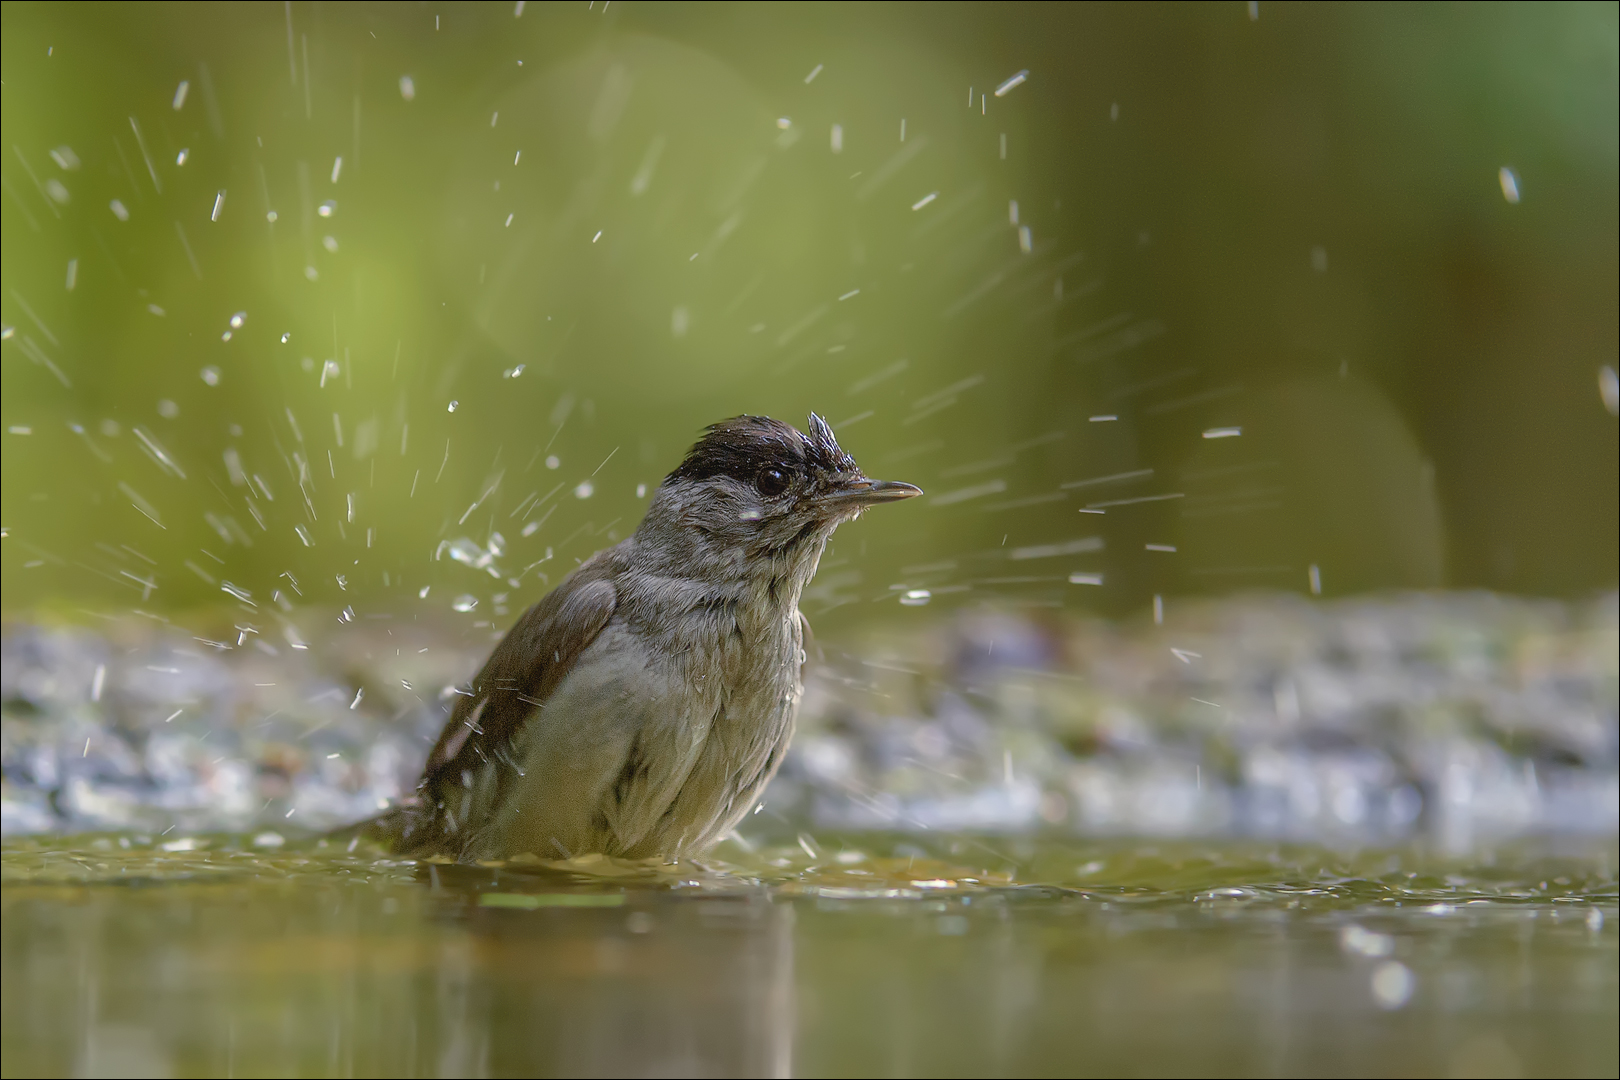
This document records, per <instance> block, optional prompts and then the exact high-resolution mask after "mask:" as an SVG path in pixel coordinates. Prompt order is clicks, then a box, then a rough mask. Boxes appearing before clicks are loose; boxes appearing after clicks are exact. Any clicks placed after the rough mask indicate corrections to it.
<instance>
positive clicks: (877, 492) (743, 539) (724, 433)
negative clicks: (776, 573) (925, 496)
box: [641, 413, 922, 569]
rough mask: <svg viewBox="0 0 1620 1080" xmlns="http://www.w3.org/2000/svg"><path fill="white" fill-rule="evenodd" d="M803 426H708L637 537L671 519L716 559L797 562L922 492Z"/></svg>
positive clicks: (744, 419)
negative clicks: (839, 533) (844, 527)
mask: <svg viewBox="0 0 1620 1080" xmlns="http://www.w3.org/2000/svg"><path fill="white" fill-rule="evenodd" d="M809 428H810V431H809V434H805V433H804V432H801V431H799V430H798V429H797V428H794V427H792V426H791V425H789V424H784V423H782V422H781V421H780V420H772V419H771V418H770V417H766V416H734V417H732V418H731V419H729V420H722V421H720V422H719V423H717V424H711V425H710V426H709V427H708V429H707V430H706V431H705V432H704V435H703V437H702V438H701V439H699V440H698V441H697V443H696V444H695V445H694V446H693V447H692V449H691V450H690V451H688V453H687V455H686V459H685V460H684V461H682V462H681V464H680V466H679V467H678V468H676V469H675V471H674V472H672V473H670V474H669V476H667V477H665V479H664V482H663V484H662V485H660V487H659V489H658V493H657V495H656V496H655V497H654V503H653V508H652V511H651V512H649V513H648V515H647V521H646V522H644V523H643V525H642V528H641V532H645V531H646V530H647V529H648V528H649V525H650V523H653V522H655V521H659V522H672V523H674V524H678V525H679V526H681V527H682V528H683V529H688V530H696V531H697V532H698V533H700V534H701V535H702V537H703V539H704V541H705V543H704V544H703V546H704V547H706V548H708V549H710V550H711V551H713V552H714V553H715V554H719V553H720V552H721V551H725V552H727V553H728V554H731V555H733V556H740V557H743V558H746V559H749V560H752V561H755V562H759V563H770V562H781V561H783V560H787V561H798V556H800V555H802V554H810V555H812V556H814V555H819V553H820V551H821V548H822V546H823V545H824V544H825V543H826V541H827V538H828V537H829V536H831V535H832V531H833V530H834V529H836V528H837V527H838V526H839V525H840V524H841V523H843V522H845V521H849V520H851V519H853V518H855V517H858V516H860V514H861V512H862V511H863V510H865V509H867V508H868V507H871V506H875V505H877V504H879V503H885V502H894V501H896V500H898V499H909V498H911V497H912V496H913V495H921V494H922V490H921V489H920V488H916V487H913V486H912V485H911V484H903V483H898V482H895V481H889V480H873V479H871V478H869V477H868V476H866V474H864V473H862V472H861V469H860V466H858V465H856V464H855V459H854V458H852V457H850V456H849V454H847V453H845V452H844V450H843V448H842V447H840V446H839V445H838V440H837V438H835V437H834V435H833V430H832V427H831V426H830V425H828V423H827V422H826V421H825V420H823V419H822V418H821V417H819V416H817V415H816V414H815V413H811V414H810V424H809ZM812 569H813V564H812Z"/></svg>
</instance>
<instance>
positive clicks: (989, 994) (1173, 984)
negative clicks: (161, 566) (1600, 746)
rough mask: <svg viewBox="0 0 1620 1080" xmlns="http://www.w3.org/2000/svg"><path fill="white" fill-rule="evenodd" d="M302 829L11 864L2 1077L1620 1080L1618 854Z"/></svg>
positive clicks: (15, 855) (95, 839)
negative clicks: (358, 834) (578, 846)
mask: <svg viewBox="0 0 1620 1080" xmlns="http://www.w3.org/2000/svg"><path fill="white" fill-rule="evenodd" d="M278 840H280V837H279V836H275V837H272V836H270V835H260V836H258V837H257V838H255V837H252V836H228V835H216V836H201V837H178V838H176V837H172V836H171V838H169V839H164V838H162V837H158V838H153V839H151V840H147V839H145V838H131V837H129V836H122V837H116V836H80V837H73V838H36V839H31V840H17V841H13V842H11V843H9V844H8V845H7V847H6V849H5V851H4V856H3V860H4V861H3V866H4V875H5V876H4V884H5V888H4V891H3V893H0V905H3V912H4V930H3V935H4V936H3V943H4V952H3V977H4V995H3V996H4V1005H3V1027H4V1031H5V1033H6V1035H5V1038H4V1040H3V1042H0V1047H3V1068H4V1071H5V1072H6V1074H7V1075H24V1074H35V1075H40V1074H57V1075H61V1074H68V1073H77V1074H79V1075H205V1074H206V1075H233V1076H235V1075H243V1076H245V1075H271V1074H277V1075H381V1074H388V1075H413V1076H414V1075H423V1076H434V1075H458V1076H461V1075H478V1076H485V1075H488V1076H502V1075H762V1074H763V1075H789V1074H803V1075H873V1074H877V1075H893V1076H905V1075H923V1074H936V1075H937V1074H958V1075H1060V1074H1061V1075H1091V1074H1096V1075H1104V1074H1108V1075H1146V1074H1167V1073H1185V1074H1235V1073H1242V1074H1263V1075H1299V1074H1303V1073H1307V1072H1309V1073H1311V1074H1320V1075H1387V1074H1400V1075H1504V1076H1511V1075H1531V1074H1541V1073H1557V1074H1564V1075H1598V1074H1604V1075H1613V1074H1614V1072H1615V1069H1616V1066H1617V1052H1616V1037H1615V1036H1616V1007H1617V1003H1620V978H1617V962H1616V961H1617V957H1616V952H1617V948H1616V946H1617V935H1616V922H1615V918H1616V899H1617V896H1616V877H1615V866H1616V864H1617V852H1616V850H1615V847H1614V845H1613V843H1612V841H1608V840H1604V841H1598V842H1582V843H1583V844H1584V846H1581V845H1579V844H1577V845H1575V846H1568V847H1566V848H1565V849H1564V850H1562V851H1558V850H1556V849H1557V845H1546V844H1542V845H1539V846H1538V847H1537V848H1535V849H1532V848H1530V847H1528V846H1523V847H1511V848H1508V847H1504V848H1502V849H1500V850H1496V851H1482V852H1475V853H1474V854H1472V855H1470V856H1467V857H1445V856H1441V855H1437V854H1433V853H1428V852H1425V851H1422V850H1418V849H1411V848H1409V849H1403V850H1381V851H1363V852H1360V853H1344V852H1334V851H1331V850H1328V849H1324V848H1319V847H1279V846H1275V845H1269V844H1255V843H1241V842H1235V841H1222V842H1218V843H1212V844H1198V843H1187V842H1176V843H1152V842H1140V841H1134V842H1133V841H1114V842H1109V843H1105V844H1101V843H1094V842H1087V841H1077V840H1074V839H1073V838H1057V837H1052V838H1046V839H1022V840H1016V841H1008V840H1005V839H1000V840H985V839H982V838H974V837H956V838H939V837H936V838H932V839H931V840H930V839H924V840H922V841H919V838H918V837H917V836H916V835H914V834H912V835H905V836H895V835H887V834H865V835H850V836H842V837H835V836H830V835H818V836H810V835H808V834H806V835H804V836H802V837H798V838H792V839H787V840H786V841H785V842H784V843H782V844H780V845H777V846H763V847H760V848H757V849H756V850H754V851H752V852H748V851H744V850H742V849H741V848H739V847H738V846H736V845H735V844H728V845H726V846H724V847H722V849H721V850H720V852H719V853H718V857H717V858H715V859H714V860H711V861H705V862H703V863H690V862H689V863H680V864H671V865H660V864H654V863H629V862H618V861H612V860H606V859H590V858H587V859H583V860H576V861H575V862H573V863H567V864H565V863H547V864H526V865H511V864H506V865H493V864H492V865H487V866H456V865H449V864H435V863H427V862H412V861H407V860H399V859H393V858H389V857H387V856H386V855H385V854H384V853H381V852H378V851H375V850H372V849H369V848H368V847H366V846H364V845H359V844H357V845H355V846H354V848H353V849H352V850H349V845H348V844H347V843H346V842H344V841H336V842H333V841H320V840H303V841H292V842H282V843H281V844H280V845H279V846H274V845H276V843H277V841H278ZM255 841H257V844H258V845H260V846H255ZM1549 848H1551V849H1553V851H1554V853H1548V852H1549Z"/></svg>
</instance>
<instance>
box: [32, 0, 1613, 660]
mask: <svg viewBox="0 0 1620 1080" xmlns="http://www.w3.org/2000/svg"><path fill="white" fill-rule="evenodd" d="M1616 12H1617V8H1616V6H1615V5H1614V4H1587V5H1553V4H1540V5H1509V4H1499V5H1475V6H1419V5H1411V6H1407V5H1325V4H1318V5H1298V6H1296V5H1287V4H1271V3H1267V4H1263V5H1259V6H1258V7H1257V6H1256V5H1253V4H1242V3H1224V4H1211V5H1169V6H1157V5H1125V6H1106V5H1098V6H1079V5H1018V4H996V5H973V4H955V5H948V6H943V7H937V6H925V5H885V4H863V5H859V6H856V5H825V6H822V5H810V6H793V5H736V4H716V5H706V4H691V5H643V4H636V3H614V4H611V5H605V4H578V3H572V4H565V5H547V4H535V3H530V4H513V3H489V4H458V5H448V4H447V5H433V4H411V5H403V4H401V5H352V6H344V5H317V4H309V3H302V2H300V3H292V4H257V5H246V4H241V5H197V4H184V5H182V4H143V5H130V4H113V5H104V4H74V5H61V4H29V3H8V4H7V5H6V6H5V8H4V13H3V21H4V34H3V36H0V57H3V64H4V98H3V122H4V130H5V143H6V147H5V151H6V152H5V160H4V163H3V165H0V174H3V177H4V197H3V204H0V205H3V209H0V222H3V243H0V271H3V277H4V294H3V296H0V311H3V313H4V343H3V349H0V356H3V358H4V360H3V369H0V372H3V391H4V393H3V402H0V413H3V421H4V426H5V429H6V434H4V436H3V438H4V444H3V445H4V486H3V492H0V513H3V515H4V522H3V524H4V526H5V540H4V546H3V548H0V552H3V586H4V588H3V592H4V607H5V610H6V612H7V614H8V615H11V616H16V615H18V614H20V613H37V612H41V611H44V610H47V609H54V610H58V611H61V612H63V613H74V612H78V613H81V615H80V616H79V617H82V612H96V613H106V612H112V611H127V610H129V609H131V608H140V609H142V610H150V611H162V610H172V609H182V608H195V607H199V606H204V605H216V604H219V603H221V602H225V603H236V601H235V600H233V599H232V596H235V597H239V598H241V599H242V601H243V602H245V603H248V604H251V605H257V606H258V607H260V608H264V607H267V606H268V605H269V604H271V603H275V602H278V601H279V602H283V603H285V604H295V603H318V604H326V605H333V606H336V607H340V608H342V607H347V608H349V610H350V612H351V614H355V613H357V614H358V615H360V616H363V615H364V614H366V613H368V612H383V611H386V612H390V613H396V614H398V613H407V612H411V611H425V610H431V611H433V612H435V613H437V614H438V615H441V616H448V617H452V618H456V617H461V618H466V619H467V620H470V621H483V620H491V619H493V620H495V621H496V622H497V623H498V624H499V623H501V617H502V616H506V615H507V614H508V612H510V613H512V614H515V612H516V611H517V610H519V609H520V607H521V605H524V604H527V603H530V602H532V601H533V600H534V599H537V598H538V596H539V595H541V594H542V593H543V592H544V590H545V588H546V587H547V586H548V584H552V583H555V581H556V580H557V579H558V578H559V576H560V575H561V573H563V572H566V571H567V570H568V569H571V568H572V567H573V565H574V564H575V560H577V559H581V558H583V557H585V556H587V555H588V554H589V553H590V552H591V551H593V550H595V549H597V548H599V547H602V546H606V545H607V544H608V543H611V542H612V541H614V540H617V539H620V538H622V537H623V536H625V535H627V534H628V533H629V532H630V531H631V530H632V529H633V528H634V525H635V523H636V521H637V520H638V519H639V516H640V514H641V512H642V509H643V507H644V505H645V499H646V496H647V493H648V492H649V491H650V489H651V488H652V487H654V486H656V484H657V482H658V481H659V479H660V478H661V476H662V475H663V474H664V473H666V472H667V471H669V469H671V468H672V467H673V466H674V464H675V463H676V462H677V461H678V460H679V457H680V455H681V453H682V451H683V450H684V448H685V447H686V446H687V445H689V444H690V442H691V441H692V440H693V438H694V437H695V436H696V434H697V433H698V431H699V429H700V428H701V426H702V425H703V424H705V423H708V422H710V421H713V420H715V419H718V418H720V417H723V416H728V415H731V414H735V413H738V412H743V411H748V412H761V413H768V414H772V415H776V416H779V417H783V418H787V419H790V420H792V421H794V422H797V423H802V422H803V417H804V415H805V414H806V413H807V412H808V411H809V410H811V409H814V410H817V411H819V412H821V413H823V414H824V415H825V416H826V417H827V418H828V419H829V420H830V421H832V422H833V423H834V424H835V425H836V426H837V428H838V430H839V433H840V437H841V438H842V440H843V441H844V443H845V445H846V447H847V448H848V449H849V450H851V451H852V452H853V453H854V454H855V455H856V456H857V458H858V459H859V460H860V461H861V462H862V464H863V466H864V467H865V468H866V469H867V471H868V472H869V473H872V474H874V475H877V476H881V477H885V478H893V479H901V480H908V481H912V482H915V483H918V484H920V485H922V486H923V487H924V488H926V489H927V491H928V497H927V498H926V499H922V500H917V501H915V502H914V503H910V504H907V505H905V506H902V507H896V508H893V509H887V510H885V511H883V512H881V513H877V514H873V515H871V517H869V518H868V519H866V520H864V521H862V522H861V523H859V524H858V525H855V526H850V527H847V528H846V529H845V530H844V531H843V532H841V533H840V535H839V536H838V537H837V540H836V544H835V547H834V549H833V550H832V551H831V552H830V553H829V556H828V558H827V559H826V561H825V562H824V563H823V569H822V572H821V575H820V578H819V579H818V581H817V583H816V587H815V590H814V592H813V594H812V595H811V596H810V597H808V598H807V602H806V607H807V610H808V611H809V612H810V613H811V615H812V616H813V617H814V618H816V620H817V627H818V631H819V632H822V633H826V632H829V631H831V632H833V633H836V632H837V630H838V628H839V627H846V628H847V627H849V626H851V625H853V624H854V623H856V622H858V621H862V620H871V619H875V618H879V617H884V618H894V619H900V618H907V617H912V613H911V612H908V611H906V610H905V609H903V608H902V606H901V605H900V604H898V603H896V597H897V595H899V596H906V595H908V594H909V599H910V600H911V602H912V603H913V604H915V603H918V602H920V601H921V600H923V599H925V597H924V592H923V591H926V599H928V600H929V601H931V602H932V603H933V604H934V605H935V606H936V608H939V607H945V608H949V607H950V606H952V605H961V604H964V603H972V602H977V601H979V600H982V599H985V598H992V599H995V600H997V601H999V602H1001V603H1005V604H1011V605H1030V606H1033V607H1054V606H1055V607H1063V608H1067V609H1074V610H1078V611H1085V610H1090V611H1095V612H1098V613H1102V614H1109V615H1121V614H1129V613H1133V612H1141V611H1144V610H1146V608H1147V606H1148V605H1149V604H1150V603H1151V598H1152V597H1153V596H1155V595H1160V596H1168V597H1175V596H1178V595H1186V594H1192V593H1225V592H1230V591H1236V590H1249V589H1282V590H1294V591H1299V592H1310V591H1312V590H1313V589H1319V590H1320V591H1321V592H1323V593H1324V594H1327V595H1337V594H1344V593H1349V592H1356V591H1365V590H1375V589H1391V588H1412V587H1417V588H1428V587H1440V586H1444V587H1452V588H1470V587H1488V588H1491V589H1497V590H1507V591H1514V592H1521V593H1531V594H1551V595H1587V594H1591V593H1594V592H1597V591H1599V590H1603V589H1608V588H1612V587H1613V585H1614V583H1615V580H1616V563H1617V559H1616V554H1617V524H1616V522H1617V519H1620V513H1617V509H1620V508H1617V505H1616V502H1617V497H1616V492H1617V489H1620V484H1617V476H1616V461H1617V458H1620V454H1617V446H1616V422H1615V417H1614V413H1615V409H1616V388H1615V376H1614V364H1615V357H1616V349H1617V318H1616V295H1617V284H1620V283H1617V269H1616V268H1617V264H1620V258H1617V255H1620V253H1617V250H1616V236H1617V230H1616V224H1617V222H1616V214H1617V209H1616V208H1617V206H1620V198H1617V195H1620V193H1617V190H1616V187H1617V184H1616V179H1617V137H1616V131H1617V106H1616V101H1617V97H1620V93H1617V81H1616V70H1617V68H1616V26H1617V17H1616ZM1020 77H1021V78H1020ZM1104 417H1112V418H1113V419H1100V418H1104ZM1160 496H1162V498H1157V497H1160ZM1149 497H1155V498H1149ZM1138 499H1141V500H1144V501H1137V502H1129V503H1126V502H1122V500H1138ZM1098 503H1108V504H1113V505H1109V506H1104V507H1097V506H1096V504H1098ZM1085 509H1104V510H1106V513H1102V514H1097V513H1089V514H1088V513H1081V512H1080V511H1082V510H1085ZM1149 545H1152V547H1150V546H1149ZM1165 548H1174V550H1173V551H1169V550H1162V549H1165ZM1099 579H1100V581H1101V582H1102V584H1101V585H1100V586H1099V585H1095V584H1089V583H1088V582H1091V581H1095V580H1099ZM222 589H225V590H226V591H227V592H230V593H231V594H232V595H231V596H222V595H221V590H222ZM424 590H425V592H424ZM278 594H279V595H278ZM474 602H476V603H474ZM452 608H454V609H455V610H454V613H452ZM244 610H247V609H244Z"/></svg>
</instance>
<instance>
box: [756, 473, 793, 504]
mask: <svg viewBox="0 0 1620 1080" xmlns="http://www.w3.org/2000/svg"><path fill="white" fill-rule="evenodd" d="M754 486H755V487H756V488H758V489H759V493H760V494H761V495H764V496H765V497H766V498H769V499H774V498H775V497H776V496H778V495H780V494H782V492H784V491H786V490H787V489H788V474H787V470H785V469H782V468H778V467H777V466H775V465H767V466H765V467H764V468H763V469H761V470H759V475H758V476H756V477H754Z"/></svg>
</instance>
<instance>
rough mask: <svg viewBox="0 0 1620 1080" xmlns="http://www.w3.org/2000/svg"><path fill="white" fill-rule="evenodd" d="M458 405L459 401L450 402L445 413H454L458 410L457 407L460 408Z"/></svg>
mask: <svg viewBox="0 0 1620 1080" xmlns="http://www.w3.org/2000/svg"><path fill="white" fill-rule="evenodd" d="M460 405H461V402H459V401H452V402H451V403H450V407H449V408H448V409H446V410H445V411H446V412H455V411H456V409H457V408H458V407H459V406H460Z"/></svg>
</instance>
